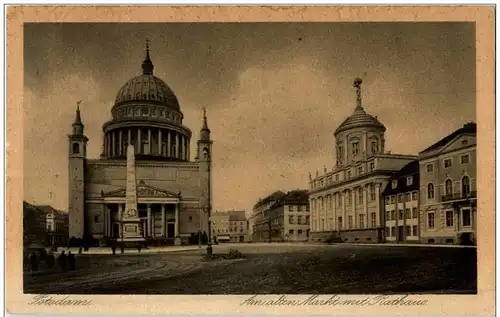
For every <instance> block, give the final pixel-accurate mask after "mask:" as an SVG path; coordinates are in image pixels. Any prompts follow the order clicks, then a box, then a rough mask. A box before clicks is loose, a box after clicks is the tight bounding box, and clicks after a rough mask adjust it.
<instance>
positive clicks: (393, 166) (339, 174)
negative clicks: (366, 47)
mask: <svg viewBox="0 0 500 317" xmlns="http://www.w3.org/2000/svg"><path fill="white" fill-rule="evenodd" d="M354 87H356V95H357V98H356V107H355V109H354V113H353V114H352V115H351V116H349V117H348V118H347V119H345V120H344V122H343V123H342V124H341V125H340V126H339V127H338V128H337V129H336V130H335V132H334V137H335V152H336V160H335V167H334V168H333V170H331V171H328V170H327V169H326V167H325V169H324V172H323V173H322V174H321V175H320V174H319V173H318V172H316V176H315V177H314V178H313V177H312V176H311V175H310V176H309V186H310V190H309V202H310V209H311V219H312V220H311V235H310V240H311V241H324V240H327V239H331V238H334V237H335V238H340V239H342V240H343V241H348V242H383V241H384V236H385V233H384V231H385V225H384V217H383V212H382V210H383V206H382V204H381V202H380V195H381V193H382V191H383V190H384V188H385V186H386V185H387V181H388V179H389V177H390V176H392V174H393V173H394V172H396V171H398V170H400V169H401V168H402V167H403V166H405V165H406V164H408V163H409V162H411V161H413V160H415V159H417V157H416V156H411V155H399V154H392V153H390V152H386V151H385V136H384V133H385V131H386V128H385V126H384V125H383V124H382V123H381V122H380V121H379V120H378V118H377V117H373V116H371V115H369V114H368V113H366V111H365V110H364V108H363V105H362V100H361V79H359V78H356V80H355V81H354Z"/></svg>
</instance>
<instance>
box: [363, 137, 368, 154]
mask: <svg viewBox="0 0 500 317" xmlns="http://www.w3.org/2000/svg"><path fill="white" fill-rule="evenodd" d="M367 142H368V137H367V134H366V133H363V152H364V153H362V154H363V155H365V157H366V155H367V154H368V144H367Z"/></svg>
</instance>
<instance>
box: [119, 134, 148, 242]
mask: <svg viewBox="0 0 500 317" xmlns="http://www.w3.org/2000/svg"><path fill="white" fill-rule="evenodd" d="M140 227H141V219H140V218H139V213H138V212H137V181H136V177H135V151H134V146H133V145H131V144H130V145H129V146H128V147H127V187H126V191H125V210H124V213H123V215H122V230H123V234H122V240H123V241H124V242H129V241H143V240H144V237H143V236H142V235H141V232H140Z"/></svg>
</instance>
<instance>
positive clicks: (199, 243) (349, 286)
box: [6, 7, 495, 315]
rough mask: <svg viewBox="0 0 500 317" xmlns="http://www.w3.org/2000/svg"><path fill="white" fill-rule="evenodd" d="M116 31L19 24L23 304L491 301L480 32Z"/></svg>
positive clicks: (319, 24)
mask: <svg viewBox="0 0 500 317" xmlns="http://www.w3.org/2000/svg"><path fill="white" fill-rule="evenodd" d="M150 9H153V11H154V8H153V7H152V8H149V9H148V10H150ZM102 10H106V9H102ZM110 10H111V9H110ZM158 10H159V8H158ZM68 12H69V11H68ZM89 12H90V11H89ZM109 12H112V11H109ZM109 12H108V13H107V14H108V16H111V15H112V13H109ZM145 12H146V11H145ZM148 12H152V11H148ZM318 12H319V11H318ZM68 14H69V13H68ZM105 14H106V13H105V11H99V13H98V15H92V14H90V15H89V17H88V18H84V19H83V20H78V19H73V21H71V20H69V19H68V21H62V20H61V21H57V20H53V21H44V22H42V20H37V19H32V20H29V21H25V22H23V23H22V29H19V32H20V33H19V34H18V37H19V38H20V40H19V41H18V42H17V43H19V45H21V48H22V50H20V51H19V52H21V51H22V54H19V53H17V55H18V56H17V59H18V60H19V62H20V63H22V65H23V68H22V72H21V73H20V74H19V75H20V77H19V78H20V80H18V81H17V82H18V83H19V85H20V87H18V88H19V89H20V91H22V95H23V98H22V100H20V108H19V111H18V112H17V113H18V114H19V116H20V118H21V119H20V120H22V126H18V127H16V129H20V130H22V133H21V134H20V137H19V138H20V139H19V140H21V144H22V146H21V144H19V147H20V148H22V149H21V150H22V153H23V154H22V156H20V157H19V158H18V159H17V160H19V161H18V162H19V166H21V168H22V172H21V174H20V175H21V177H22V178H21V179H20V181H21V182H20V183H19V185H20V186H21V187H20V188H18V191H19V194H17V195H16V196H11V197H16V199H18V198H17V197H19V199H18V200H16V201H15V202H12V204H11V206H16V208H19V209H18V211H17V210H16V212H14V211H13V210H12V212H11V213H10V215H11V217H12V216H13V214H16V217H19V220H18V221H17V222H16V221H13V222H10V226H11V228H13V229H12V230H14V231H12V233H11V234H10V235H11V242H10V246H11V249H10V250H9V248H8V251H7V252H10V253H12V251H13V250H12V248H13V247H14V243H16V244H15V245H16V247H15V248H17V250H16V252H17V253H19V254H21V253H22V258H21V255H19V261H18V262H14V261H10V262H9V264H8V266H10V268H11V270H12V267H15V268H14V269H15V270H16V272H20V274H22V278H21V280H20V282H19V283H20V284H19V286H20V287H21V293H22V294H21V295H20V296H24V297H23V298H25V299H23V300H24V301H27V302H26V304H25V305H27V306H30V307H32V308H33V309H37V308H36V307H45V308H47V309H49V308H50V307H53V308H54V309H56V308H57V307H59V308H57V309H63V307H64V306H66V307H68V306H71V307H79V308H78V309H83V311H85V308H84V307H85V306H88V309H90V308H91V307H92V306H93V305H97V304H96V303H97V301H98V300H99V298H101V302H100V304H99V305H101V306H102V305H105V304H106V302H107V305H110V307H111V306H117V305H118V302H119V300H120V299H123V300H126V299H127V298H137V300H139V298H143V299H144V300H143V303H142V304H144V305H147V303H148V302H149V301H151V302H150V303H151V305H153V299H152V298H151V297H149V295H184V296H191V297H189V299H190V300H191V303H192V304H193V305H195V306H193V309H194V310H196V311H198V312H199V313H205V314H208V313H214V314H217V313H221V312H222V311H218V310H217V309H218V308H215V306H216V303H217V302H213V303H212V306H207V308H206V309H202V308H201V307H204V306H203V305H204V304H202V303H205V300H203V298H204V297H199V298H201V299H198V300H200V304H199V305H200V306H196V304H195V302H196V301H197V299H196V298H198V296H192V295H212V296H214V295H215V296H217V297H216V298H219V300H220V302H219V303H220V305H223V304H222V303H223V300H224V299H227V300H228V301H229V299H230V296H229V297H227V296H228V295H237V296H238V297H237V298H238V300H237V301H236V300H235V301H234V303H235V304H234V305H235V307H244V309H253V307H260V309H264V308H266V307H267V308H268V311H270V310H271V309H279V311H281V312H282V313H284V312H285V311H286V309H290V310H288V311H287V313H293V312H294V310H293V307H303V308H304V309H305V308H306V307H310V309H312V310H310V311H308V312H307V314H314V313H318V314H326V313H329V314H335V313H334V312H332V311H331V310H330V311H327V310H326V309H327V308H328V307H330V308H333V307H336V308H338V307H342V306H344V307H346V308H347V309H349V308H353V307H355V306H356V307H358V308H360V307H363V306H380V307H386V308H384V309H388V308H387V307H390V306H398V307H400V308H401V309H407V313H411V312H412V310H410V309H409V308H408V307H409V306H415V307H417V306H418V307H419V308H418V309H424V308H425V307H426V306H429V305H431V304H433V305H436V307H439V306H437V303H436V302H435V301H434V302H432V301H430V298H431V297H428V296H433V295H460V296H465V295H467V296H471V297H470V298H474V296H479V295H480V296H485V293H483V290H482V289H481V285H484V279H485V275H484V274H490V273H491V274H493V273H492V272H491V269H492V267H489V268H488V267H487V266H486V269H485V265H484V264H485V261H490V262H488V263H489V264H488V265H493V262H491V261H492V259H490V257H491V256H492V254H489V255H488V254H485V253H484V252H486V251H487V250H490V249H491V246H493V245H494V244H495V241H494V232H493V231H491V230H492V229H491V228H490V225H491V224H492V223H494V219H495V209H494V206H493V205H492V203H493V199H494V196H491V190H490V188H493V187H494V175H493V166H494V165H492V164H494V161H490V160H494V154H493V156H492V157H493V158H486V156H485V152H481V153H482V154H481V153H480V151H479V150H480V149H482V150H481V151H483V150H484V149H486V148H489V149H487V150H489V151H492V146H491V143H490V144H489V145H488V144H485V143H482V142H483V139H479V138H478V137H479V135H478V134H477V133H480V135H481V133H482V135H483V137H484V135H485V133H489V134H491V135H492V132H493V131H494V128H495V126H494V124H493V125H490V123H489V122H488V121H487V120H484V119H481V118H484V116H485V115H484V112H483V114H482V117H481V115H480V113H481V111H485V110H481V109H486V110H487V111H490V112H489V113H490V115H488V116H492V115H493V111H494V105H493V103H491V102H489V100H490V99H487V102H479V100H480V99H479V94H480V92H482V93H483V95H484V92H488V93H489V92H490V90H485V89H484V88H481V87H484V86H482V85H483V83H484V82H485V80H484V78H490V77H491V75H490V76H489V77H488V76H486V75H483V74H484V73H483V72H484V69H485V67H484V66H483V67H482V68H478V67H479V66H478V64H477V63H478V55H479V51H478V49H479V48H478V47H479V46H478V44H477V43H478V36H480V34H481V32H479V31H478V28H479V26H478V24H477V23H476V22H474V21H473V20H465V19H464V20H456V21H453V20H446V21H431V20H429V21H412V20H403V19H401V21H397V20H395V21H390V20H387V21H384V20H378V21H369V20H366V21H365V20H358V21H354V20H353V21H349V20H343V21H342V20H339V21H335V20H332V21H326V20H322V21H307V19H304V21H300V20H298V21H293V20H290V21H286V20H280V21H274V20H272V19H268V20H267V21H266V19H263V20H261V21H258V20H255V21H230V20H228V21H222V20H221V21H219V20H217V19H213V20H210V18H207V19H206V21H203V20H201V21H197V20H190V19H188V18H186V21H182V20H179V21H168V20H164V21H161V19H160V20H157V19H155V18H154V17H152V18H151V19H150V20H149V21H142V22H140V23H139V22H138V21H137V20H135V21H134V20H133V19H129V20H127V21H125V20H123V21H114V22H112V21H97V20H95V19H94V18H95V17H96V16H103V15H105ZM138 15H139V13H138ZM141 16H144V13H142V14H141ZM159 16H160V14H159V13H158V17H159ZM11 30H12V29H11ZM9 52H12V51H9ZM9 54H11V53H9ZM485 56H486V55H485ZM10 65H11V63H9V67H10ZM488 65H489V64H488ZM480 69H481V70H482V72H480ZM490 71H493V70H492V69H491V70H490ZM481 76H483V79H481V78H480V77H481ZM485 76H486V77H485ZM11 82H12V81H11ZM488 87H489V86H488ZM491 92H493V91H491ZM491 100H493V99H491ZM11 118H12V116H11ZM483 120H484V121H483ZM11 122H12V119H11ZM20 122H21V121H20ZM11 140H12V138H11ZM484 140H493V139H491V138H490V139H486V137H484ZM488 142H489V141H488ZM493 142H494V140H493ZM12 143H15V142H12V141H11V144H12ZM478 145H480V146H482V148H480V149H478V148H477V146H478ZM493 146H494V145H493ZM481 155H482V156H481ZM481 166H483V171H482V173H485V172H486V173H491V176H489V177H490V178H489V179H485V178H484V176H481V175H480V174H481V170H478V167H481ZM11 169H12V165H11ZM488 171H489V172H488ZM481 177H482V178H481ZM11 190H13V188H12V186H11ZM21 198H22V214H21V211H20V204H21ZM486 203H488V204H489V205H487V206H488V208H485V207H484V206H485V204H486ZM10 219H13V218H10ZM7 221H9V219H8V220H7ZM6 228H7V229H8V228H9V227H6ZM15 232H16V233H15ZM17 232H19V238H14V234H16V235H17ZM7 236H9V231H7ZM7 239H9V238H7ZM15 239H17V240H15ZM485 239H488V240H489V239H491V245H489V246H488V245H485V244H484V241H485ZM18 240H19V241H18ZM21 240H22V242H21ZM12 241H14V242H12ZM485 247H486V249H484V248H485ZM21 251H22V252H21ZM481 263H482V265H481ZM493 270H494V267H493ZM488 272H490V273H488ZM481 276H482V277H481ZM487 276H489V275H487ZM481 283H483V284H481ZM493 287H494V286H493ZM487 291H488V292H491V291H493V292H494V289H493V290H491V289H488V290H487ZM303 294H308V295H307V296H305V295H303ZM487 294H490V295H491V294H494V293H487ZM98 295H101V296H98ZM110 295H119V296H120V297H110ZM301 295H302V297H301ZM122 296H126V297H123V298H122ZM141 296H145V297H141ZM460 296H459V297H455V299H454V300H455V303H460V300H459V298H460ZM488 296H489V295H488ZM165 297H166V296H165ZM107 298H109V299H107ZM111 298H117V300H118V302H114V300H113V301H111ZM148 298H149V299H148ZM183 298H184V297H183ZM186 298H188V297H186ZM214 298H215V297H214ZM442 298H444V299H443V301H446V297H442ZM450 298H453V296H452V297H450ZM467 298H469V297H467ZM206 299H207V300H208V298H206ZM131 300H132V301H133V299H131ZM214 300H215V299H214ZM158 301H161V297H159V298H158ZM174 302H175V300H173V298H171V297H170V303H174ZM131 303H132V302H130V303H129V304H130V305H132V304H131ZM178 303H179V304H180V299H179V302H178ZM186 303H187V302H186ZM451 303H452V302H451V301H450V302H449V303H448V304H451ZM462 304H463V303H462ZM16 305H18V306H17V307H19V305H21V306H22V305H23V304H22V301H21V297H20V299H18V300H17V302H16ZM164 305H166V306H168V305H167V304H164ZM169 305H172V304H169ZM455 305H456V304H455ZM166 306H164V307H166ZM312 306H317V307H321V309H322V310H321V311H320V310H316V311H315V310H314V309H313V308H312ZM151 307H153V306H151ZM154 307H156V308H155V309H159V306H154ZM208 307H213V308H211V309H212V310H208ZM271 307H274V308H271ZM443 307H444V306H443ZM32 308H29V309H32ZM50 309H52V308H50ZM75 309H76V308H75ZM172 309H174V308H172ZM176 309H177V308H176ZM235 309H237V308H235ZM242 309H243V308H242ZM318 309H319V308H318ZM437 309H439V308H437ZM155 311H156V312H159V311H158V310H153V308H151V311H150V312H151V313H154V312H155ZM175 311H176V312H182V311H183V310H182V309H181V308H180V307H179V308H178V309H177V310H175ZM47 312H48V311H47ZM169 312H172V311H169ZM184 312H186V313H187V311H184ZM233 312H237V310H233ZM247 312H248V311H247ZM262 312H263V311H262ZM277 312H278V310H276V311H274V313H273V314H275V313H277ZM297 312H299V311H295V313H297ZM364 312H365V313H366V312H368V310H364ZM393 312H394V313H396V310H394V311H393ZM418 312H419V311H418V310H414V311H413V313H416V314H417V315H418V314H419V313H418ZM420 312H423V310H422V311H420ZM304 313H305V311H304ZM336 313H340V311H337V312H336ZM359 313H361V310H360V311H359ZM420 314H421V313H420Z"/></svg>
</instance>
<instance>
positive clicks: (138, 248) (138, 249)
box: [137, 245, 142, 253]
mask: <svg viewBox="0 0 500 317" xmlns="http://www.w3.org/2000/svg"><path fill="white" fill-rule="evenodd" d="M141 248H142V247H141V245H139V246H138V247H137V251H139V253H141Z"/></svg>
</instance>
